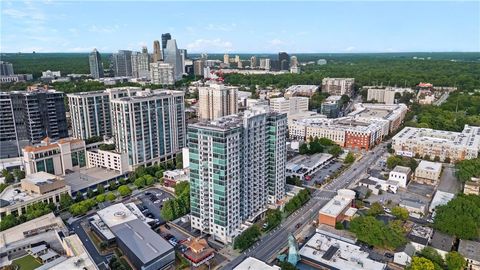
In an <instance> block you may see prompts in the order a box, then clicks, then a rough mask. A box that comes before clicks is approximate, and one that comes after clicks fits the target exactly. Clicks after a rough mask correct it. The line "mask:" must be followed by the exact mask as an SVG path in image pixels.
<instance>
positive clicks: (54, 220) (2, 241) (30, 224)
mask: <svg viewBox="0 0 480 270" xmlns="http://www.w3.org/2000/svg"><path fill="white" fill-rule="evenodd" d="M46 228H65V225H64V224H63V221H62V219H61V218H60V217H56V216H55V215H54V214H53V213H49V214H46V215H43V216H41V217H38V218H36V219H32V220H30V221H27V222H25V223H22V224H20V225H17V226H15V227H12V228H10V229H7V230H4V231H2V232H0V248H3V247H5V246H7V245H9V244H10V243H13V242H16V241H19V240H22V239H25V238H27V237H28V236H29V235H35V234H36V233H37V232H39V231H42V230H45V229H46Z"/></svg>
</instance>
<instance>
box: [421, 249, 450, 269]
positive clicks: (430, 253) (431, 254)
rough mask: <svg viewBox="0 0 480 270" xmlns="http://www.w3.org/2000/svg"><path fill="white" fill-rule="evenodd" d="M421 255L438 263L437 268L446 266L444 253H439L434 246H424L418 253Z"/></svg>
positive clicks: (435, 263)
mask: <svg viewBox="0 0 480 270" xmlns="http://www.w3.org/2000/svg"><path fill="white" fill-rule="evenodd" d="M417 256H419V257H422V258H425V259H428V260H429V261H431V262H432V263H433V264H434V265H437V268H442V267H444V262H443V258H442V255H440V254H439V253H438V251H436V250H435V249H434V248H432V247H425V248H423V249H422V250H421V251H420V252H419V253H418V255H417Z"/></svg>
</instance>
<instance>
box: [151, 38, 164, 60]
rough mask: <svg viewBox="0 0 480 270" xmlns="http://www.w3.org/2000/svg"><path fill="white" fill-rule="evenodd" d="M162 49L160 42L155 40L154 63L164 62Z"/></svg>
mask: <svg viewBox="0 0 480 270" xmlns="http://www.w3.org/2000/svg"><path fill="white" fill-rule="evenodd" d="M162 60H163V57H162V49H161V48H160V41H158V40H155V41H154V42H153V63H156V62H159V61H162Z"/></svg>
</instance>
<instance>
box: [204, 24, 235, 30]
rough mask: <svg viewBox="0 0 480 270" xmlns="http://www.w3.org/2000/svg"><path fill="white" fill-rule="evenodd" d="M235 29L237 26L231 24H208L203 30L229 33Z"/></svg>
mask: <svg viewBox="0 0 480 270" xmlns="http://www.w3.org/2000/svg"><path fill="white" fill-rule="evenodd" d="M236 27H237V24H235V23H231V24H212V23H210V24H208V25H207V26H206V27H205V30H207V31H222V32H230V31H232V30H233V29H235V28H236Z"/></svg>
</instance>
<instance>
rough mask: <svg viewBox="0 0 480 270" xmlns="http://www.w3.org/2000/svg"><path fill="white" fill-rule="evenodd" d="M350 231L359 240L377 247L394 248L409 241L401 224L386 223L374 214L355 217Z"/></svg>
mask: <svg viewBox="0 0 480 270" xmlns="http://www.w3.org/2000/svg"><path fill="white" fill-rule="evenodd" d="M350 231H351V232H353V233H355V235H356V236H357V238H358V240H360V241H362V242H364V243H367V244H369V245H372V246H375V247H381V248H388V249H391V250H393V249H395V248H398V247H400V246H402V245H404V244H405V243H406V242H407V241H406V239H405V236H404V231H403V228H402V225H401V224H399V223H395V222H390V223H389V224H388V225H385V224H383V222H381V221H379V220H376V219H375V217H373V216H363V217H356V218H354V219H353V220H352V221H351V222H350Z"/></svg>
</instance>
